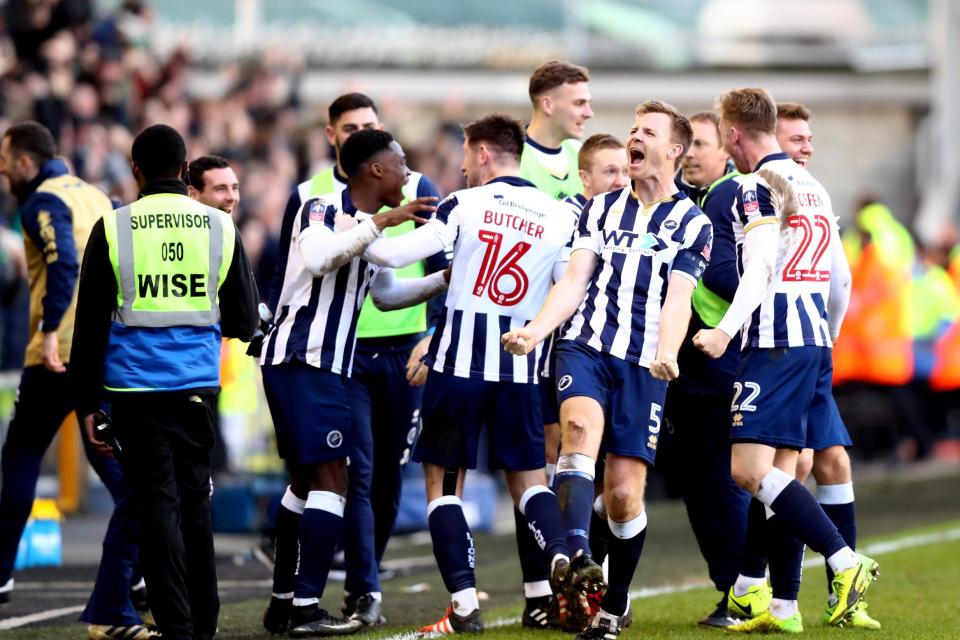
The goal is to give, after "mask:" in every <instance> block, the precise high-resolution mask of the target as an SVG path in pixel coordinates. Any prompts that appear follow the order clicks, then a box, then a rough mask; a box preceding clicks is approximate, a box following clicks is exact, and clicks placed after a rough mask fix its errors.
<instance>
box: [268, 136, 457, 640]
mask: <svg viewBox="0 0 960 640" xmlns="http://www.w3.org/2000/svg"><path fill="white" fill-rule="evenodd" d="M341 162H342V164H343V168H344V171H345V172H346V174H347V176H348V178H349V181H350V187H351V195H352V203H353V207H351V209H350V210H345V211H341V210H340V207H339V206H338V203H339V202H340V198H339V194H337V193H331V194H327V195H325V196H322V197H318V198H311V199H308V200H307V201H306V202H305V203H304V204H303V207H302V208H301V210H300V214H299V216H298V217H297V218H296V219H295V220H294V224H292V225H291V229H292V230H291V233H292V236H291V237H290V238H289V239H287V242H286V243H285V244H286V245H287V246H289V247H290V249H289V252H288V255H287V257H286V269H285V270H284V278H283V284H282V287H281V290H280V294H279V301H278V307H277V319H276V324H275V325H274V327H273V328H272V329H271V330H270V332H269V333H268V334H267V335H266V336H265V338H264V343H263V353H262V356H261V365H262V366H263V382H264V388H265V390H266V393H267V401H268V403H269V405H270V412H271V414H272V416H273V421H274V426H275V428H276V431H277V448H278V449H279V452H280V455H281V457H283V458H284V459H285V461H286V463H287V466H288V469H289V471H290V476H291V484H290V486H289V487H288V488H287V491H286V493H285V494H284V496H283V500H282V503H283V507H284V508H285V509H286V510H288V511H290V512H291V513H294V514H298V515H299V516H300V517H299V518H298V519H296V520H293V519H291V520H289V521H288V520H282V521H279V522H278V531H277V556H276V562H275V566H274V583H273V596H272V597H271V599H270V605H269V607H268V609H267V612H266V614H265V616H264V626H265V627H266V628H267V629H268V630H269V631H271V632H273V633H280V632H282V631H284V630H287V631H288V633H289V635H290V636H291V637H306V636H313V635H332V634H342V633H352V632H354V631H356V630H357V629H359V628H360V627H361V626H362V621H361V620H358V619H356V618H351V619H347V620H342V619H338V618H335V617H333V616H331V615H330V614H328V613H327V612H326V611H325V610H323V609H319V608H318V606H317V602H318V600H319V598H320V597H321V596H322V595H323V590H324V587H325V585H326V579H327V573H328V571H329V569H330V562H331V560H332V558H333V553H334V550H335V548H336V545H337V541H338V540H339V537H340V531H341V528H342V524H343V514H344V504H345V502H346V498H345V495H346V490H347V476H346V458H347V455H348V452H349V446H350V437H351V417H350V406H349V404H348V402H347V399H346V391H345V382H344V379H345V378H347V377H349V376H350V371H351V368H352V364H353V353H354V343H355V331H356V326H357V316H358V314H359V312H360V307H361V305H362V303H363V300H364V297H365V296H366V294H367V290H368V288H369V289H370V291H371V294H372V296H373V299H374V301H375V302H376V303H377V306H378V307H380V308H384V309H391V308H402V307H406V306H410V305H412V304H418V303H420V302H422V301H423V300H425V299H427V298H429V297H432V296H433V295H435V294H436V293H439V292H440V291H443V290H444V289H445V288H446V282H445V279H444V274H443V273H435V274H432V275H430V276H427V277H425V278H419V279H404V280H400V279H395V278H394V277H393V272H392V270H390V269H385V270H380V269H378V268H377V267H376V266H374V265H372V264H370V263H369V262H368V261H366V260H365V259H364V258H363V257H362V255H361V254H362V253H363V250H364V249H365V248H366V247H367V246H368V245H369V244H370V243H371V242H373V241H374V240H376V239H377V238H378V237H379V236H380V235H381V232H382V231H383V230H384V229H385V228H387V227H391V226H396V225H398V224H402V223H403V222H405V221H407V220H418V218H416V217H415V214H416V213H417V212H420V211H432V210H434V207H433V206H430V205H429V204H428V202H429V201H432V200H433V198H420V199H416V200H413V201H412V202H411V203H410V204H408V205H405V206H402V207H399V208H397V209H394V210H392V211H389V212H386V213H382V214H378V215H372V214H371V213H369V212H377V211H379V210H380V209H381V208H382V207H383V206H397V205H399V204H400V202H401V200H402V199H403V191H402V188H403V185H404V183H406V181H407V178H408V177H409V171H408V170H407V166H406V160H405V158H404V156H403V152H402V150H401V149H400V146H399V145H398V144H397V143H396V142H395V141H394V140H393V137H392V136H391V135H390V134H389V133H386V132H385V131H378V130H371V131H362V132H358V133H356V134H354V135H353V136H351V137H350V139H348V140H347V141H346V142H345V143H344V145H343V147H342V149H341ZM293 525H298V526H296V528H294V526H293ZM297 541H299V542H297ZM298 549H299V554H298ZM294 568H295V569H296V572H295V575H294ZM288 618H289V623H288V624H285V623H286V622H287V619H288ZM284 627H286V629H284Z"/></svg>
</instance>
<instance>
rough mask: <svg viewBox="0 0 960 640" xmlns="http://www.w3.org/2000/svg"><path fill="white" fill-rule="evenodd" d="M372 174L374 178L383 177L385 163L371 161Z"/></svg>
mask: <svg viewBox="0 0 960 640" xmlns="http://www.w3.org/2000/svg"><path fill="white" fill-rule="evenodd" d="M369 167H370V175H372V176H373V177H374V178H377V179H380V178H382V177H383V165H382V164H380V163H379V162H371V163H370V165H369Z"/></svg>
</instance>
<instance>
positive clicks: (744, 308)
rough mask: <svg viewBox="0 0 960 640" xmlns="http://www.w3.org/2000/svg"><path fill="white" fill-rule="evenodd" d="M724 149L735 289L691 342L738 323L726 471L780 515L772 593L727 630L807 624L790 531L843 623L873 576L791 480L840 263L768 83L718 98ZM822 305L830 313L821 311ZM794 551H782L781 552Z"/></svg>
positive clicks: (822, 197)
mask: <svg viewBox="0 0 960 640" xmlns="http://www.w3.org/2000/svg"><path fill="white" fill-rule="evenodd" d="M717 110H718V112H719V114H720V131H721V139H722V140H723V144H724V148H725V149H726V151H727V153H728V154H730V157H731V158H732V159H733V161H734V163H735V164H736V166H737V169H738V170H740V171H742V172H748V171H751V170H754V171H755V174H753V175H752V176H745V177H743V178H738V182H739V183H740V188H739V192H738V196H737V210H736V218H735V220H734V222H733V224H734V233H735V234H736V237H737V244H738V255H741V256H743V260H742V265H743V266H742V271H741V279H740V285H739V286H738V287H737V291H736V294H735V295H734V298H733V301H732V302H731V304H730V307H729V309H727V311H726V313H725V314H724V316H723V319H722V320H721V321H720V323H719V324H718V325H717V327H716V328H715V329H704V330H701V331H700V332H698V333H697V335H696V336H694V344H695V345H696V346H697V347H699V348H700V349H701V350H703V351H704V352H705V353H706V354H707V355H709V356H711V357H718V356H719V355H720V354H722V353H723V352H724V351H725V350H726V347H727V345H728V344H729V342H730V340H731V339H732V337H733V336H734V335H736V333H737V332H738V331H740V330H741V327H742V328H743V329H742V331H743V338H742V353H741V357H740V363H739V365H738V369H737V377H736V382H735V383H734V392H733V404H732V405H731V414H732V418H731V425H732V428H731V440H732V442H733V447H732V451H733V453H732V462H731V471H732V474H733V477H734V479H735V480H736V481H737V483H738V484H739V485H740V486H741V487H743V488H744V489H746V490H747V491H749V492H750V493H751V494H752V495H753V496H755V497H756V498H757V499H758V500H759V501H760V502H762V503H763V504H764V506H765V507H767V509H769V510H770V511H771V512H772V513H773V514H775V515H776V526H774V527H771V529H772V532H771V538H774V539H773V540H772V541H771V545H770V549H771V557H770V560H771V579H772V583H773V584H772V586H773V599H772V600H771V602H770V606H769V609H768V610H767V611H766V612H764V613H763V614H762V615H760V616H758V617H756V618H753V619H750V620H747V621H745V622H743V623H741V624H738V625H734V626H732V627H729V629H730V630H731V631H741V632H753V631H781V632H783V631H786V632H799V631H802V629H803V624H802V620H801V617H800V612H799V610H798V608H797V600H796V595H797V591H798V589H799V585H798V584H794V582H793V581H792V580H790V579H789V575H790V573H791V571H792V569H789V568H788V569H783V570H781V569H780V568H779V567H778V566H777V564H778V562H780V563H789V562H790V560H789V558H783V557H781V555H780V554H781V553H782V550H783V549H784V545H783V544H777V540H776V538H778V537H780V536H784V537H785V538H786V537H789V535H791V534H792V535H795V536H796V537H797V538H799V539H800V540H801V541H802V542H804V543H805V544H807V545H808V546H809V547H810V548H812V549H814V550H815V551H817V552H819V553H822V554H823V555H824V556H825V557H826V558H827V563H828V564H829V566H830V568H831V569H832V570H833V571H834V572H835V574H836V575H835V577H834V581H833V588H834V592H835V594H836V596H837V597H838V599H839V603H838V605H837V606H836V608H835V609H834V611H833V613H832V615H831V616H830V618H829V620H828V622H829V623H830V624H832V625H838V624H842V622H843V621H844V618H845V616H846V615H847V613H848V612H850V611H851V610H852V609H853V608H854V607H855V606H856V605H857V603H858V602H859V601H860V599H861V598H862V596H863V594H864V592H865V591H866V590H867V589H868V588H869V586H870V584H871V583H872V581H873V579H874V577H875V576H876V574H877V571H878V565H877V563H876V562H875V561H874V560H872V559H870V558H867V557H866V556H862V555H858V554H857V553H855V552H854V551H853V550H852V549H851V548H850V547H849V546H848V545H847V544H846V542H845V541H844V540H843V537H842V536H841V535H840V533H839V532H838V531H837V528H836V526H835V525H834V524H833V523H832V522H831V521H830V519H829V518H828V517H827V515H826V514H825V513H824V511H823V509H822V508H821V507H820V505H819V504H818V503H817V501H816V500H815V499H814V498H813V496H812V495H811V494H810V493H809V492H808V491H807V490H806V489H805V488H804V487H803V485H801V484H800V483H799V482H797V480H796V479H795V477H794V476H795V474H796V464H797V456H798V453H799V450H800V449H801V448H803V447H804V446H805V444H806V441H807V425H808V424H810V423H813V422H817V421H825V420H828V419H829V415H828V410H829V407H830V406H831V403H830V399H831V382H832V373H833V365H832V358H831V350H830V346H831V337H835V336H836V335H837V333H838V331H839V328H840V320H841V319H842V315H843V309H844V307H845V305H846V301H847V297H848V295H849V293H848V292H845V291H843V290H842V289H841V288H840V286H839V285H841V283H842V279H841V278H837V277H835V276H836V275H838V273H837V270H838V269H841V268H842V265H843V264H845V262H844V261H843V260H842V257H841V256H840V254H841V253H842V247H841V246H840V240H839V234H838V231H837V226H836V220H835V218H834V216H833V212H832V210H831V205H830V198H829V196H828V195H827V193H826V191H825V190H824V189H823V187H822V186H821V185H820V183H818V182H817V181H816V180H815V179H814V178H813V177H812V176H811V175H810V174H809V173H807V172H806V170H804V169H803V168H802V167H800V166H799V165H797V164H796V163H795V162H793V161H791V160H790V158H789V157H788V156H787V155H786V154H785V153H783V152H782V151H781V150H780V147H779V145H778V144H777V140H776V137H775V129H776V118H777V111H776V105H775V103H774V102H773V99H772V98H771V97H770V94H769V93H767V92H766V91H765V90H763V89H737V90H733V91H729V92H727V93H725V94H723V95H722V96H720V98H718V100H717ZM828 304H829V309H828ZM788 555H789V554H788Z"/></svg>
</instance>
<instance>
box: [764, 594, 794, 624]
mask: <svg viewBox="0 0 960 640" xmlns="http://www.w3.org/2000/svg"><path fill="white" fill-rule="evenodd" d="M799 610H800V609H799V608H798V607H797V601H796V599H794V600H784V599H782V598H776V597H775V598H773V599H772V600H770V613H771V614H773V616H774V617H775V618H779V619H780V620H786V619H787V618H789V617H790V616H792V615H793V614H795V613H796V612H797V611H799Z"/></svg>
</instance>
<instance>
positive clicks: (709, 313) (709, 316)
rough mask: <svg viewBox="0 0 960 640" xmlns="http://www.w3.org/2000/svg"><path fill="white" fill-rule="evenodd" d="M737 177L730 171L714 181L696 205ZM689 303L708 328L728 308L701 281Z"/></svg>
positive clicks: (715, 322)
mask: <svg viewBox="0 0 960 640" xmlns="http://www.w3.org/2000/svg"><path fill="white" fill-rule="evenodd" d="M739 175H740V173H739V172H737V171H731V172H730V173H728V174H726V175H724V176H721V177H720V178H717V179H716V180H714V182H713V184H711V185H710V187H709V188H708V189H707V192H706V193H705V194H703V197H702V198H700V202H698V203H697V205H698V206H699V207H701V208H702V207H703V205H704V204H705V203H706V202H707V198H708V197H709V196H710V192H711V191H713V190H714V189H715V188H716V187H717V186H718V185H721V184H723V183H724V182H726V181H727V180H729V179H730V178H734V177H736V176H739ZM691 302H692V303H693V308H694V309H695V310H696V312H697V315H698V316H700V318H701V319H702V320H703V322H704V323H705V324H706V325H707V326H708V327H716V326H717V325H718V324H720V321H721V320H723V314H725V313H726V312H727V309H729V308H730V303H729V302H727V301H726V300H724V299H723V298H721V297H720V296H718V295H717V294H715V293H714V292H713V291H710V289H708V288H707V286H706V285H705V284H703V280H701V281H700V284H698V285H697V288H696V289H694V290H693V298H692V299H691Z"/></svg>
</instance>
